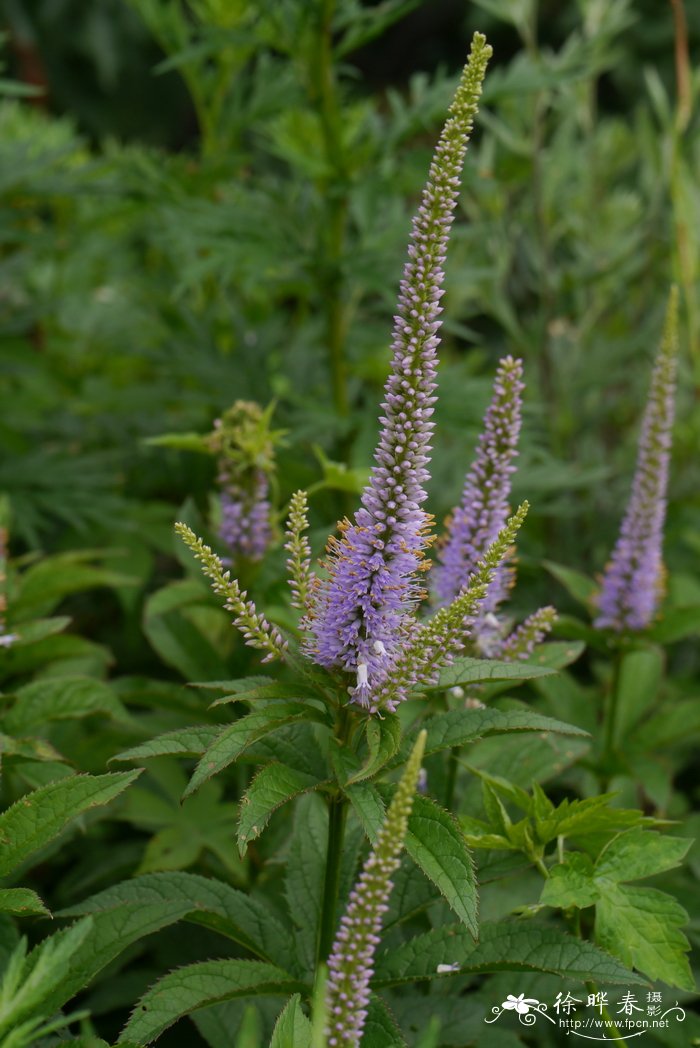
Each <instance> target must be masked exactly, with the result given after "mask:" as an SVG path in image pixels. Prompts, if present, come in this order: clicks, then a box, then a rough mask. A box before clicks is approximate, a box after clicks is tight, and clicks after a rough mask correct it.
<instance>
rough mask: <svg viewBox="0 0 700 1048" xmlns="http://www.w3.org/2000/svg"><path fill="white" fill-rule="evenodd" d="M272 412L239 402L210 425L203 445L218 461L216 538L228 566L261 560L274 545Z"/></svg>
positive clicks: (248, 403)
mask: <svg viewBox="0 0 700 1048" xmlns="http://www.w3.org/2000/svg"><path fill="white" fill-rule="evenodd" d="M270 415H271V411H270V409H268V410H267V411H263V410H262V409H261V408H260V407H259V406H258V405H257V404H254V403H251V402H248V401H245V400H238V401H236V403H235V404H234V405H233V406H232V407H231V408H229V410H228V411H226V412H225V413H224V415H223V416H222V417H221V418H220V419H216V421H215V423H214V432H213V433H212V434H211V436H210V437H209V438H208V439H207V446H208V447H209V450H210V451H212V452H213V453H214V454H215V455H216V456H217V458H218V463H219V472H218V484H219V489H220V491H221V522H220V525H219V537H220V538H221V541H222V543H223V544H224V546H225V547H226V549H227V551H228V557H227V559H226V563H229V564H230V563H232V562H233V561H235V560H237V559H239V558H242V557H243V558H247V559H248V560H252V561H256V560H261V559H262V558H263V557H264V555H265V553H266V552H267V550H268V548H269V546H270V542H271V540H272V522H271V516H272V509H271V506H270V498H269V493H270V478H271V476H272V474H273V472H274V438H275V434H273V433H272V432H271V431H270V429H269V422H270Z"/></svg>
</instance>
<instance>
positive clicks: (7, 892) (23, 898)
mask: <svg viewBox="0 0 700 1048" xmlns="http://www.w3.org/2000/svg"><path fill="white" fill-rule="evenodd" d="M0 913H14V914H15V915H16V916H17V917H30V916H36V915H37V914H42V915H44V916H47V917H50V916H51V914H50V912H49V910H47V909H46V907H45V906H44V904H43V902H42V901H41V899H40V898H39V896H38V895H37V894H36V892H33V891H30V890H29V888H0Z"/></svg>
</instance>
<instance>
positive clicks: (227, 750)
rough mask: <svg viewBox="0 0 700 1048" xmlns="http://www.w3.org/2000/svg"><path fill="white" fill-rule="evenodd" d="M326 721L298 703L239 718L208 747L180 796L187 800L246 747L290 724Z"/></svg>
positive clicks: (313, 709)
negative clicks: (302, 721) (300, 721)
mask: <svg viewBox="0 0 700 1048" xmlns="http://www.w3.org/2000/svg"><path fill="white" fill-rule="evenodd" d="M327 719H328V718H327V716H326V714H324V713H322V712H321V710H319V709H317V707H315V706H310V705H305V704H303V703H301V702H275V703H272V704H270V705H269V706H265V707H264V708H263V709H260V710H255V711H254V712H253V713H249V714H247V716H245V717H241V719H240V720H237V721H236V722H235V723H234V724H232V725H231V726H230V727H228V728H226V729H224V731H223V732H222V733H221V735H219V736H218V737H217V738H216V739H215V740H214V742H213V743H212V744H211V746H210V747H209V748H208V750H207V751H206V753H205V754H204V756H203V757H202V759H201V760H200V762H199V764H198V765H197V767H196V768H195V771H194V774H193V776H192V778H191V779H190V782H189V785H188V786H187V789H186V790H185V792H184V794H183V797H188V796H189V795H190V794H191V793H193V792H194V791H195V790H196V789H198V788H199V787H200V786H201V785H202V784H203V783H205V782H206V781H207V780H208V779H210V778H211V777H212V776H213V775H218V773H219V772H220V771H223V770H224V768H227V767H228V766H229V765H230V764H233V762H234V761H235V760H236V759H237V758H238V757H239V756H240V754H241V753H243V751H244V750H246V749H247V748H248V746H250V745H251V744H252V743H254V742H256V741H257V740H258V739H261V738H263V737H264V736H265V735H269V734H270V732H273V731H277V730H278V729H279V728H283V727H284V726H285V725H286V724H291V723H292V722H293V721H299V720H304V721H308V720H313V721H316V722H318V723H321V724H324V723H327Z"/></svg>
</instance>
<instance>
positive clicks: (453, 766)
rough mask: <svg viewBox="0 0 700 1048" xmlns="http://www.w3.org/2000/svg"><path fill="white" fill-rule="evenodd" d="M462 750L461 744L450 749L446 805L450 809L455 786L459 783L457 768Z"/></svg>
mask: <svg viewBox="0 0 700 1048" xmlns="http://www.w3.org/2000/svg"><path fill="white" fill-rule="evenodd" d="M461 752H462V747H461V746H453V747H452V749H451V750H450V756H449V760H448V762H447V782H446V783H445V807H446V808H447V810H448V811H451V809H452V804H453V803H454V796H455V786H456V784H457V768H458V767H459V755H460V753H461Z"/></svg>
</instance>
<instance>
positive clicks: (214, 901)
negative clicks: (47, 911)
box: [59, 872, 294, 963]
mask: <svg viewBox="0 0 700 1048" xmlns="http://www.w3.org/2000/svg"><path fill="white" fill-rule="evenodd" d="M171 904H173V905H175V904H180V905H181V906H182V911H181V915H182V919H184V920H187V921H190V922H192V923H195V924H201V925H203V926H204V927H205V928H210V929H212V931H216V932H219V933H220V934H221V935H225V936H226V937H227V938H229V939H233V940H234V941H235V942H237V943H240V945H241V946H244V947H245V948H246V949H247V950H250V952H251V953H254V954H257V956H258V957H261V958H262V959H263V960H272V959H274V960H276V961H279V960H280V958H281V957H282V958H283V959H284V962H285V963H289V961H290V959H291V958H292V957H293V955H294V947H293V943H292V939H291V936H290V933H289V931H288V929H287V928H286V927H285V926H284V924H282V922H281V921H280V920H279V919H278V918H277V917H276V916H275V915H274V913H272V912H271V911H270V910H269V909H268V908H267V906H266V905H265V904H264V903H263V902H262V901H261V900H260V899H258V898H256V897H254V896H252V895H247V894H246V893H245V892H241V891H238V890H237V889H236V888H232V887H231V886H230V885H228V884H225V883H224V882H223V881H218V880H214V879H213V878H210V877H201V876H200V875H199V874H194V873H182V872H172V873H171V872H168V873H149V874H145V875H144V876H142V877H135V878H133V880H130V881H124V882H123V883H121V884H117V885H115V886H114V887H112V888H107V889H105V891H102V892H98V894H97V895H93V896H92V897H91V898H89V899H86V900H85V902H82V903H79V904H78V905H76V906H69V907H68V908H66V909H64V910H61V912H60V914H59V916H61V917H76V916H83V915H85V914H97V913H103V912H105V911H107V910H114V909H116V908H117V907H120V906H135V905H136V906H142V907H144V908H149V907H158V906H166V907H167V906H170V905H171Z"/></svg>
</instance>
